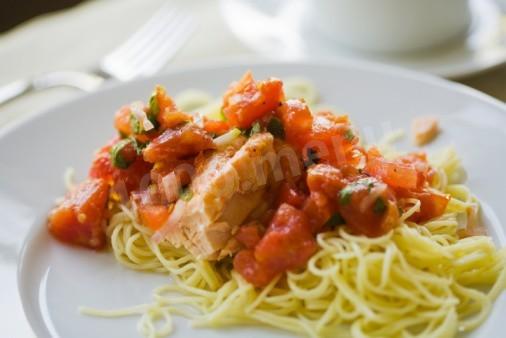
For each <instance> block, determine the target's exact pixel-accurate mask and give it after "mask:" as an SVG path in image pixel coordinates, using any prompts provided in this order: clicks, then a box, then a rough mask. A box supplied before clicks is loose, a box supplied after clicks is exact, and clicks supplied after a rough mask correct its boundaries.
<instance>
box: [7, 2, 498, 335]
mask: <svg viewBox="0 0 506 338" xmlns="http://www.w3.org/2000/svg"><path fill="white" fill-rule="evenodd" d="M171 1H172V2H173V3H174V5H175V6H177V7H179V8H186V9H188V10H190V11H192V12H193V13H195V15H196V16H197V19H198V22H199V27H198V29H197V31H196V33H195V34H194V35H193V36H192V38H191V40H190V41H189V42H188V43H187V44H186V45H185V47H184V48H183V49H182V50H181V51H180V52H179V53H178V54H177V55H176V57H175V58H174V59H173V60H172V61H171V62H170V65H169V66H176V67H178V66H181V67H182V66H184V65H187V64H191V63H195V62H210V61H212V60H217V61H218V60H220V59H223V56H226V57H227V58H228V57H231V58H234V57H248V56H249V57H251V56H254V54H253V53H252V52H251V51H250V50H248V48H246V47H245V46H244V45H243V44H242V43H241V42H240V41H239V40H238V39H237V38H236V37H235V36H233V35H232V33H231V32H230V31H229V30H228V29H227V27H226V24H225V22H224V21H223V20H222V18H221V16H220V11H219V6H218V4H217V0H208V1H185V0H171ZM164 2H166V1H164V0H150V1H138V0H122V1H118V0H116V1H113V0H107V1H105V0H102V1H91V2H87V3H84V4H82V5H79V6H77V7H75V8H73V9H70V10H66V11H64V12H61V13H54V14H49V15H45V16H42V17H39V18H36V19H33V20H31V21H29V22H28V23H26V24H23V25H22V26H20V27H18V28H16V29H14V30H12V31H10V32H8V33H6V34H3V35H0V61H1V62H0V85H2V84H5V83H8V82H10V81H12V80H15V79H18V78H23V77H27V76H30V75H33V74H37V73H42V72H47V71H51V70H62V69H72V70H89V69H92V68H93V67H94V66H95V65H96V63H97V60H98V59H99V58H100V56H102V55H104V54H106V53H107V52H108V51H110V50H111V49H113V48H114V47H115V46H116V45H118V44H119V43H121V42H122V41H124V40H125V39H126V38H127V37H129V36H130V35H131V33H132V32H133V31H134V30H135V29H136V27H138V26H139V25H141V24H142V23H143V22H145V21H146V19H147V18H148V17H149V16H150V15H151V14H152V13H153V12H154V11H155V10H156V9H157V8H158V7H159V6H160V5H161V4H162V3H164ZM62 27H64V32H62ZM82 41H86V43H82ZM461 82H462V83H464V84H466V85H469V86H471V87H474V88H476V89H478V90H481V91H483V92H485V93H488V94H490V95H492V96H494V97H496V98H498V99H500V100H502V101H506V65H504V66H501V67H498V68H496V69H493V70H490V71H488V72H486V73H482V74H478V75H475V76H472V77H470V78H467V79H464V80H461ZM80 94H81V93H80V92H78V91H75V90H72V89H65V88H58V89H51V90H48V91H45V92H39V93H34V94H32V95H29V96H26V97H24V98H22V99H20V100H17V101H14V102H12V103H10V104H8V105H6V106H4V107H1V108H0V127H2V126H5V125H8V124H10V123H12V122H13V121H15V120H17V119H18V118H20V117H22V116H26V115H28V114H36V113H37V111H40V110H42V109H45V108H48V107H50V106H52V105H56V104H58V103H59V102H62V101H65V100H68V99H72V98H73V97H76V96H78V95H80ZM25 232H26V229H21V230H19V231H17V232H16V233H14V234H13V232H12V230H10V229H5V227H4V228H2V227H0V276H1V277H2V280H3V281H2V291H0V317H1V318H4V319H6V318H12V319H11V320H1V321H0V332H2V336H4V337H32V336H33V334H32V333H31V332H30V329H29V327H28V325H27V324H26V321H25V319H24V316H23V313H22V309H21V305H20V303H19V300H18V296H17V294H16V293H13V292H6V290H11V291H12V290H14V289H15V285H16V276H15V271H16V255H17V254H16V252H17V251H18V250H19V246H20V243H21V239H22V237H23V236H24V234H25Z"/></svg>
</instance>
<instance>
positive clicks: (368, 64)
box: [0, 58, 506, 335]
mask: <svg viewBox="0 0 506 338" xmlns="http://www.w3.org/2000/svg"><path fill="white" fill-rule="evenodd" d="M277 65H286V66H295V67H296V66H306V67H332V68H340V67H341V68H342V67H349V68H351V69H357V70H360V71H365V72H373V73H378V74H386V75H391V76H394V77H397V78H401V79H407V80H411V81H416V82H419V83H422V84H427V85H432V86H436V87H439V88H442V89H443V90H450V91H452V92H456V93H460V94H463V95H466V96H471V97H472V98H474V99H477V100H479V101H481V102H483V103H486V104H488V105H490V106H492V107H494V108H496V109H499V110H501V111H503V112H504V113H506V104H505V103H503V102H501V101H500V100H498V99H496V98H493V97H491V96H489V95H487V94H485V93H483V92H480V91H478V90H476V89H473V88H471V87H468V86H466V85H464V84H461V83H457V82H454V81H451V80H448V79H444V78H440V77H438V76H436V75H433V74H428V73H423V72H420V71H416V70H410V69H404V68H401V67H398V66H392V65H385V64H382V63H378V62H372V61H362V60H360V61H357V60H328V59H321V58H320V59H313V60H304V61H283V60H269V59H258V58H257V59H256V60H247V59H246V60H244V59H236V60H235V61H230V60H226V61H220V62H216V61H210V62H200V63H196V64H192V65H189V66H186V67H176V66H172V67H170V68H169V69H168V70H167V71H165V72H161V73H159V74H156V75H154V76H150V77H144V78H139V79H136V80H134V81H128V82H118V81H113V82H110V83H106V84H105V85H104V86H102V87H100V88H99V89H98V90H97V91H94V92H90V93H85V94H84V95H81V96H78V97H75V98H71V99H68V100H65V101H63V102H60V103H58V104H56V105H54V106H51V107H48V108H45V109H42V110H39V111H37V112H34V113H32V114H28V115H26V116H24V117H22V118H20V119H18V120H17V121H14V122H12V123H11V124H9V125H7V126H5V127H3V128H0V145H1V144H2V142H5V141H6V140H8V137H9V135H10V134H11V133H14V132H16V131H17V130H19V129H20V128H23V126H24V125H25V124H29V123H30V122H31V121H33V120H37V119H41V118H44V117H45V116H46V115H47V114H50V113H51V111H53V110H56V109H61V108H62V107H65V106H67V105H74V104H79V103H80V102H83V101H87V100H89V99H90V98H92V97H93V96H94V95H96V94H97V93H107V92H108V91H113V90H117V89H118V88H121V87H128V86H132V85H133V84H134V83H141V82H145V81H153V80H158V79H162V78H166V77H169V76H170V75H173V74H184V73H196V72H198V71H200V70H209V69H220V68H221V69H223V68H237V67H245V68H247V67H255V66H266V67H269V66H270V67H275V66H277ZM41 217H44V216H43V215H37V217H35V221H34V222H32V224H30V225H29V227H28V231H27V234H26V235H25V237H24V238H23V240H22V243H21V247H20V249H19V251H18V256H17V259H16V265H17V266H16V288H17V293H18V296H19V297H20V300H21V306H22V309H23V313H24V315H25V318H26V320H27V323H28V325H29V326H30V329H31V330H32V331H33V332H34V333H35V334H37V335H39V334H47V333H51V332H50V330H49V329H48V328H47V327H46V326H45V325H43V324H42V323H39V321H38V320H37V319H36V318H34V312H33V310H30V309H28V304H29V302H28V301H27V299H26V297H27V294H26V293H25V292H22V290H21V286H22V278H21V277H22V274H23V271H24V269H23V268H22V267H23V264H21V263H22V261H23V260H24V259H25V256H26V255H27V254H28V245H27V244H28V243H29V242H30V241H31V240H32V239H33V238H34V237H36V236H38V235H40V231H35V230H36V229H34V225H35V224H38V222H39V221H40V219H41ZM39 223H40V222H39ZM35 328H37V330H36V329H35ZM41 329H42V330H41Z"/></svg>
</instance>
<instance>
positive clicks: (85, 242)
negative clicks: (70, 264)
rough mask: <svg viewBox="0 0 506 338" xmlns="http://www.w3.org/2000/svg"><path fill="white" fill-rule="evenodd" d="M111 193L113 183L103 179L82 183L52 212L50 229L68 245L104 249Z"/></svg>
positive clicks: (49, 223)
mask: <svg viewBox="0 0 506 338" xmlns="http://www.w3.org/2000/svg"><path fill="white" fill-rule="evenodd" d="M108 196H109V184H108V183H107V182H106V181H105V180H103V179H92V180H88V181H85V182H83V183H81V184H80V185H79V186H77V187H76V188H75V189H74V190H72V191H70V192H69V193H68V194H67V195H66V196H65V198H64V200H63V202H62V203H61V204H60V205H58V206H57V207H56V208H55V209H53V211H52V212H51V213H50V215H49V222H48V227H49V231H50V232H51V233H52V234H53V235H54V236H55V237H56V238H58V239H59V240H61V241H62V242H65V243H68V244H75V245H81V246H85V247H89V248H92V249H101V248H104V247H105V245H106V236H105V232H104V222H105V219H106V206H107V198H108Z"/></svg>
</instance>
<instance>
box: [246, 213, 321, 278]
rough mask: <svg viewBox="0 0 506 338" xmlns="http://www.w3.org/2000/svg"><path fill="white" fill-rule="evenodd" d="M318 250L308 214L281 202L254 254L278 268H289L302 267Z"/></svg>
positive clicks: (265, 262)
mask: <svg viewBox="0 0 506 338" xmlns="http://www.w3.org/2000/svg"><path fill="white" fill-rule="evenodd" d="M315 251H316V242H315V240H314V238H313V234H312V233H311V227H310V225H309V222H308V220H307V218H306V215H305V214H304V213H303V212H302V211H300V210H297V209H295V208H294V207H293V206H291V205H288V204H282V205H281V206H280V207H279V208H278V210H277V212H276V214H275V215H274V217H273V219H272V221H271V224H270V225H269V228H268V229H267V232H266V234H265V236H264V237H263V238H262V240H261V241H260V243H258V245H257V246H256V248H255V258H256V259H257V261H258V262H260V263H262V264H265V265H268V266H271V267H276V269H277V270H278V271H286V270H291V269H295V268H300V267H303V266H304V265H305V264H306V262H307V260H308V259H309V258H310V257H311V256H312V255H313V253H314V252H315Z"/></svg>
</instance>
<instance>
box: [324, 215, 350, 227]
mask: <svg viewBox="0 0 506 338" xmlns="http://www.w3.org/2000/svg"><path fill="white" fill-rule="evenodd" d="M344 223H345V221H344V219H343V217H342V216H341V215H340V214H339V213H338V212H336V213H334V214H333V215H332V216H330V217H329V219H328V220H327V222H325V226H327V227H330V228H331V229H333V228H335V227H336V226H338V225H341V224H344Z"/></svg>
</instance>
